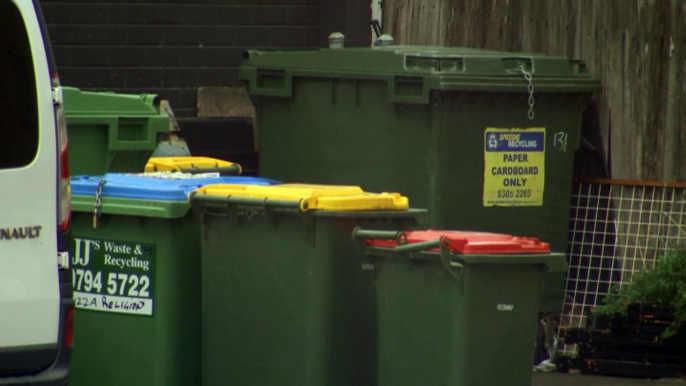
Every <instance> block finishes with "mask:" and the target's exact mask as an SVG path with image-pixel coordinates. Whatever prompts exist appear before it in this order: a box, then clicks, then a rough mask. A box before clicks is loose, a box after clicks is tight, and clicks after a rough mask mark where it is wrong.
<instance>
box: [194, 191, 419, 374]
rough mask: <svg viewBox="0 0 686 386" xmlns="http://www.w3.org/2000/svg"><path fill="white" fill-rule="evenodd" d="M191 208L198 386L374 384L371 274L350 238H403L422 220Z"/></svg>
mask: <svg viewBox="0 0 686 386" xmlns="http://www.w3.org/2000/svg"><path fill="white" fill-rule="evenodd" d="M193 200H194V206H196V205H197V209H198V212H199V213H201V216H202V219H203V220H202V228H203V235H204V238H203V240H202V255H203V257H202V259H203V260H202V267H203V280H204V286H203V316H202V323H203V355H202V358H203V366H202V368H203V384H204V385H207V386H210V385H224V384H226V382H227V379H230V380H231V384H232V385H246V386H247V385H311V386H314V385H341V386H343V385H370V384H375V383H376V338H375V337H376V321H375V303H376V295H375V291H374V288H373V285H372V282H373V271H372V270H369V268H370V267H369V266H367V267H366V268H367V269H363V267H362V264H363V260H362V255H361V254H359V253H358V252H357V251H356V249H355V246H354V244H353V243H352V242H351V241H350V235H351V232H352V230H353V229H354V228H355V227H356V226H365V227H370V228H374V229H389V230H391V229H409V228H411V227H414V226H416V225H417V224H418V223H421V222H425V219H424V218H425V217H426V213H425V212H424V211H419V210H396V211H330V210H316V211H308V212H305V213H302V212H301V211H300V210H299V209H297V206H295V207H294V208H296V209H293V208H291V209H288V208H286V207H283V206H280V205H276V206H272V207H269V209H266V210H265V207H264V206H262V207H261V209H260V207H259V206H257V205H251V204H248V205H246V204H245V202H244V203H243V204H241V202H240V200H239V201H235V202H234V204H231V205H229V206H224V207H219V206H217V207H215V206H212V205H211V203H208V202H206V201H204V200H203V197H201V196H200V195H195V196H193ZM195 200H197V201H195ZM267 201H269V200H267ZM296 204H297V203H296ZM363 224H364V225H363Z"/></svg>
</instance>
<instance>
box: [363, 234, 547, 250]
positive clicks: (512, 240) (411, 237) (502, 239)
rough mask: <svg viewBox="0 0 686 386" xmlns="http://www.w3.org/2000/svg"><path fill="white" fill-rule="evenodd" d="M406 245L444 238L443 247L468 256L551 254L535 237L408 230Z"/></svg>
mask: <svg viewBox="0 0 686 386" xmlns="http://www.w3.org/2000/svg"><path fill="white" fill-rule="evenodd" d="M404 235H405V236H406V237H407V243H408V244H416V243H421V242H425V241H431V240H436V239H440V238H441V237H445V240H446V241H447V242H448V243H447V244H444V246H445V248H447V249H448V250H450V251H451V252H453V253H460V254H470V255H493V254H498V255H500V254H517V253H527V254H534V253H550V245H549V244H548V243H544V242H542V241H540V240H539V239H538V238H535V237H515V236H512V235H507V234H498V233H487V232H469V231H441V230H426V231H410V232H404ZM366 242H367V244H368V245H371V246H374V247H381V248H393V247H395V246H397V245H398V242H397V240H377V239H367V240H366Z"/></svg>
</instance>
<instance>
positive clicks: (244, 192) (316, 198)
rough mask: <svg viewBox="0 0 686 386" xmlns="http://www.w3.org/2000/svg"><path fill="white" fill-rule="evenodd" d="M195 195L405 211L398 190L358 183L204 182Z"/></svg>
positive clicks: (406, 204)
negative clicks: (380, 190)
mask: <svg viewBox="0 0 686 386" xmlns="http://www.w3.org/2000/svg"><path fill="white" fill-rule="evenodd" d="M194 194H207V195H215V196H225V197H244V198H259V199H265V200H270V199H271V200H284V201H300V210H301V211H303V212H305V211H308V210H331V211H352V210H406V209H409V207H410V201H409V199H408V198H407V197H404V196H401V195H400V194H398V193H369V192H365V191H363V190H362V188H360V187H359V186H334V185H307V184H283V185H273V186H254V185H226V184H217V185H207V186H204V187H202V188H200V189H197V190H196V191H195V192H194Z"/></svg>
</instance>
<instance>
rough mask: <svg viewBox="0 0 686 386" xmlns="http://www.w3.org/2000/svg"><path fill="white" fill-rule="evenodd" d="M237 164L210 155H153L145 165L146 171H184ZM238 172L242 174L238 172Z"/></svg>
mask: <svg viewBox="0 0 686 386" xmlns="http://www.w3.org/2000/svg"><path fill="white" fill-rule="evenodd" d="M233 165H236V166H238V169H239V170H240V166H239V165H238V164H235V163H233V162H229V161H224V160H220V159H217V158H209V157H151V158H150V159H149V160H148V163H147V164H146V165H145V171H146V172H156V171H157V172H184V171H191V170H203V169H211V168H215V169H218V168H226V167H230V166H233ZM237 174H240V172H239V173H237Z"/></svg>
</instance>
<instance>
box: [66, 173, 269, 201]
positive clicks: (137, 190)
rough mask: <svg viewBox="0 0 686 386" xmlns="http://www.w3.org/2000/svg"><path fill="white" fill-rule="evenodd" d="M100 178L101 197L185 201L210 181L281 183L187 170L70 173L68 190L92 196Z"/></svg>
mask: <svg viewBox="0 0 686 386" xmlns="http://www.w3.org/2000/svg"><path fill="white" fill-rule="evenodd" d="M102 180H105V183H104V185H103V187H102V197H113V198H130V199H137V200H164V201H186V200H188V194H190V192H192V191H194V190H195V189H198V188H200V187H203V186H206V185H212V184H233V185H262V186H266V185H278V184H281V182H279V181H274V180H269V179H265V178H257V177H240V176H235V177H232V176H227V177H218V176H205V175H198V174H188V173H139V174H127V173H107V174H105V175H103V176H74V177H72V178H71V192H72V194H73V195H79V196H95V192H96V190H97V188H98V184H99V183H100V181H102Z"/></svg>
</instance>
